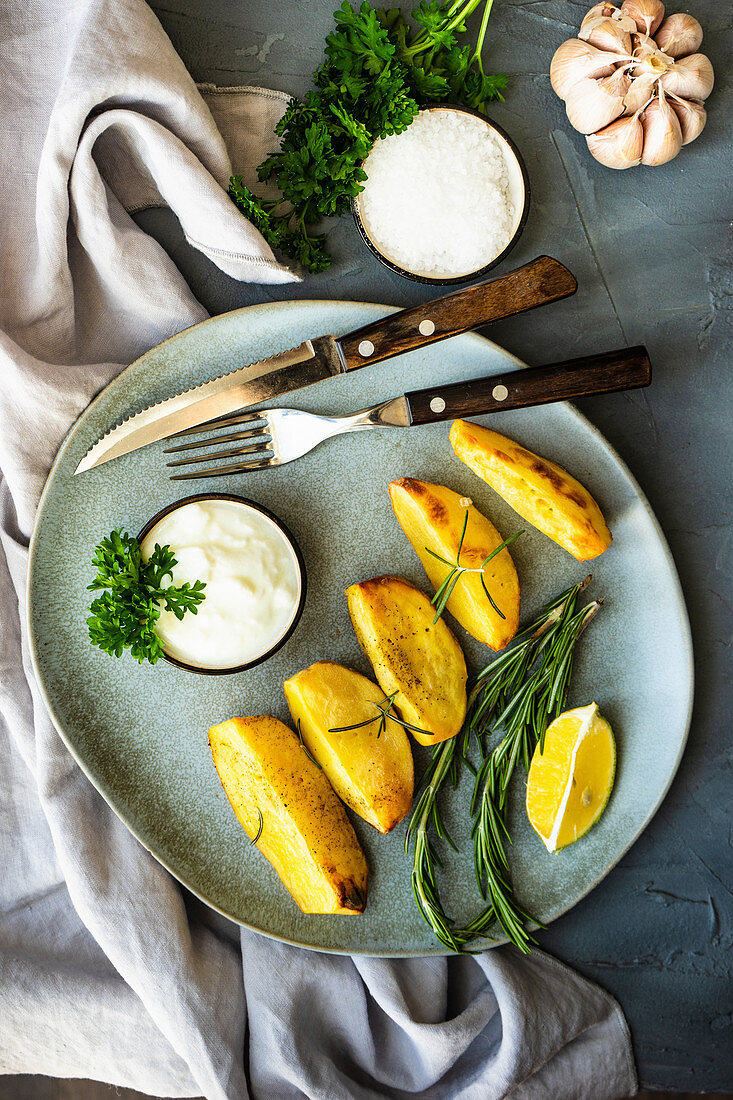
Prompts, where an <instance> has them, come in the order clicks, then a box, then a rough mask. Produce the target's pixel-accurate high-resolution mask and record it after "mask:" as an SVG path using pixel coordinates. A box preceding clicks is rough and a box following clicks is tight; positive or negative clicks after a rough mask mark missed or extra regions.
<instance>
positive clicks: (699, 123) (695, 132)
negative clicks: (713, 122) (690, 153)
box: [667, 96, 708, 145]
mask: <svg viewBox="0 0 733 1100" xmlns="http://www.w3.org/2000/svg"><path fill="white" fill-rule="evenodd" d="M667 102H668V103H669V105H670V107H671V108H672V110H673V111H674V113H675V114H676V115H677V119H678V121H679V124H680V129H681V131H682V144H683V145H689V144H690V142H691V141H694V140H695V138H696V137H699V136H700V134H701V133H702V132H703V130H704V129H705V123H706V122H707V120H708V113H707V111H706V110H705V108H704V107H703V105H702V103H691V102H690V101H689V100H687V99H680V98H679V96H668V98H667Z"/></svg>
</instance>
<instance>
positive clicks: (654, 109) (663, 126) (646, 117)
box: [641, 88, 682, 167]
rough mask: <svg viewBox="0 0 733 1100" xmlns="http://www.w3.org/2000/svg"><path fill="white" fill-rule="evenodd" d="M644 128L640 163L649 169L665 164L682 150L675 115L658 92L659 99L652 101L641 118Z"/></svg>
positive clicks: (661, 93) (678, 124)
mask: <svg viewBox="0 0 733 1100" xmlns="http://www.w3.org/2000/svg"><path fill="white" fill-rule="evenodd" d="M641 124H642V126H643V127H644V148H643V150H642V154H641V163H642V164H648V165H649V166H650V167H657V166H658V165H660V164H667V163H668V162H669V161H670V160H674V158H675V157H676V156H677V154H678V153H679V151H680V149H681V148H682V129H681V127H680V123H679V119H678V118H677V115H676V114H675V112H674V111H673V110H672V108H671V107H670V105H669V103H668V102H667V99H666V96H665V94H664V89H663V88H660V90H659V99H653V100H652V102H651V103H650V104H649V106H648V107H647V108H646V110H645V111H644V113H643V115H642V116H641Z"/></svg>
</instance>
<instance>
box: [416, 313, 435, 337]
mask: <svg viewBox="0 0 733 1100" xmlns="http://www.w3.org/2000/svg"><path fill="white" fill-rule="evenodd" d="M417 328H418V332H419V333H420V335H421V336H432V335H433V333H434V332H435V322H434V321H431V320H430V318H428V317H426V318H425V320H424V321H421V322H420V324H419V325H418V326H417Z"/></svg>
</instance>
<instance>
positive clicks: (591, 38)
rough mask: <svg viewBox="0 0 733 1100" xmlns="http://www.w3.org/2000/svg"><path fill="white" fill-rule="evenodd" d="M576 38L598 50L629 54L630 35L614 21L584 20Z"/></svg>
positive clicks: (599, 18)
mask: <svg viewBox="0 0 733 1100" xmlns="http://www.w3.org/2000/svg"><path fill="white" fill-rule="evenodd" d="M578 38H581V39H582V40H583V41H584V42H590V43H591V45H593V46H597V47H598V49H599V50H611V51H613V52H614V53H622V54H624V55H628V54H629V53H630V52H631V35H630V34H629V33H628V31H625V30H624V29H623V27H622V26H621V24H620V23H619V22H618V21H617V20H616V19H604V18H603V17H602V16H600V17H598V18H595V19H584V20H583V23H582V25H581V28H580V30H579V31H578Z"/></svg>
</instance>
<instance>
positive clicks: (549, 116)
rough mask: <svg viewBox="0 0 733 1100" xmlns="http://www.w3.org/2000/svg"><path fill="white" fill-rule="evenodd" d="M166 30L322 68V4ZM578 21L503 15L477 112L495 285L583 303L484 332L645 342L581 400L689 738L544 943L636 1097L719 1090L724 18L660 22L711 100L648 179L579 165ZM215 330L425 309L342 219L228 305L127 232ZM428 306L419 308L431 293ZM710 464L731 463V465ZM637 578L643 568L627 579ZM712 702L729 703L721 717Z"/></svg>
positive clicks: (200, 60) (731, 852)
mask: <svg viewBox="0 0 733 1100" xmlns="http://www.w3.org/2000/svg"><path fill="white" fill-rule="evenodd" d="M152 6H153V8H154V10H155V11H156V12H157V14H158V16H159V18H160V20H161V22H162V23H163V26H164V27H165V29H166V30H167V32H168V34H169V35H170V37H171V38H172V40H173V44H174V45H175V46H176V48H177V49H178V50H179V52H180V54H181V56H182V57H183V60H184V61H185V62H186V64H187V65H188V67H189V69H190V70H191V72H192V73H193V75H194V77H195V78H196V79H197V80H202V81H211V82H213V83H215V84H240V83H249V84H257V85H260V86H264V87H270V88H278V89H284V90H286V91H290V92H296V93H297V92H302V91H304V90H305V89H306V87H307V86H308V76H309V74H310V73H311V72H312V70H313V68H314V67H315V65H316V63H317V61H318V60H319V58H320V51H321V44H322V42H323V38H324V37H325V35H326V34H327V33H328V31H329V29H330V26H331V21H332V15H331V13H332V10H333V7H335V4H333V3H332V0H298V2H295V0H247V2H243V0H162V2H160V3H158V2H155V0H154V2H153V4H152ZM587 6H588V4H587V2H586V0H581V2H580V3H576V2H572V0H499V2H497V3H496V5H495V9H494V13H493V14H492V18H491V25H490V31H489V42H490V43H491V52H490V55H489V58H488V60H489V65H490V66H491V67H492V68H494V69H495V70H497V71H505V72H507V73H508V74H510V76H511V85H510V88H509V91H508V94H507V99H506V103H504V104H499V105H497V107H496V109H495V111H494V112H493V114H494V117H495V118H496V120H497V121H498V122H499V123H500V124H501V125H502V126H504V127H505V128H506V129H507V130H508V131H509V133H510V134H511V135H512V136H513V137H514V139H515V140H516V142H517V144H518V145H519V147H520V149H521V151H522V153H523V155H524V158H525V160H526V163H527V168H528V171H529V175H530V180H531V186H532V210H531V214H530V219H529V223H528V225H527V228H526V230H525V232H524V236H523V237H522V240H521V241H520V243H519V245H518V247H517V249H516V250H515V251H514V253H513V254H512V256H511V259H510V261H508V262H507V263H505V264H504V265H503V266H504V269H508V268H509V267H512V266H515V265H516V264H519V263H521V262H523V261H525V260H528V259H531V258H532V257H533V256H535V255H537V254H538V253H540V252H548V253H550V254H552V255H555V256H557V257H558V258H559V259H561V260H563V261H564V262H566V263H567V264H568V266H569V267H570V268H571V269H572V271H573V272H574V273H575V274H576V276H577V277H578V281H579V283H580V290H579V292H578V294H577V295H576V296H575V298H573V299H571V300H570V301H568V302H565V303H562V304H561V305H557V306H551V307H549V308H548V309H546V310H542V311H538V312H537V313H534V314H531V313H530V314H529V315H527V316H526V317H520V318H518V319H515V320H512V321H507V322H503V323H501V324H499V325H496V326H494V328H493V329H492V331H491V336H492V338H493V339H494V340H497V341H498V342H499V343H502V344H504V345H505V346H506V347H507V348H509V349H510V350H511V351H513V352H515V353H516V354H518V355H520V356H521V357H522V358H524V359H526V360H527V362H529V363H541V362H552V361H553V360H555V359H562V358H565V357H567V356H570V355H574V354H577V355H580V354H582V353H584V352H592V351H600V350H605V349H607V348H613V347H620V346H622V345H624V344H627V343H628V344H635V343H645V344H646V345H647V347H648V348H649V352H650V354H651V358H652V362H653V364H654V367H655V371H656V375H655V381H654V385H653V387H652V388H651V389H650V390H649V391H647V392H645V393H637V394H634V395H619V396H614V397H604V398H596V399H593V400H587V401H584V402H581V403H580V405H581V407H582V409H583V411H584V412H585V413H586V414H587V415H588V416H589V417H590V418H591V420H592V421H593V422H594V423H595V424H597V425H598V427H599V428H600V429H601V431H602V432H603V433H604V434H605V435H606V437H607V438H608V439H609V440H610V441H611V443H612V444H613V445H614V446H615V447H616V448H617V449H618V450H619V452H620V453H621V455H622V456H623V458H624V459H625V460H626V461H627V462H628V464H629V466H630V467H631V469H632V471H633V472H634V474H635V475H636V477H637V478H638V480H639V482H640V483H641V485H642V487H643V489H644V490H645V492H646V493H647V495H648V496H649V499H650V501H651V504H652V507H653V508H654V509H655V511H656V513H657V516H658V517H659V519H660V522H661V524H662V526H663V528H664V530H665V533H666V535H667V538H668V539H669V542H670V545H671V548H672V552H673V554H674V557H675V560H676V562H677V566H678V569H679V571H680V575H681V578H682V584H683V588H684V591H685V594H686V597H687V604H688V608H689V612H690V618H691V620H692V628H693V632H694V642H695V655H696V666H697V667H696V673H697V696H696V704H695V713H694V718H693V724H692V729H691V732H690V740H689V745H688V749H687V752H686V755H685V758H684V760H683V763H682V767H681V768H680V771H679V773H678V775H677V778H676V780H675V782H674V785H673V787H672V790H671V792H670V794H669V796H668V798H667V800H666V801H665V803H664V805H663V807H662V809H661V811H660V812H659V814H658V815H657V817H656V818H655V820H654V821H653V822H652V825H651V827H650V828H649V829H648V830H647V831H646V833H645V834H644V836H643V837H642V838H641V839H640V840H639V841H638V843H637V844H636V845H635V846H634V848H633V849H632V850H631V852H629V854H628V855H627V856H626V858H625V859H624V860H622V862H621V863H620V864H619V865H618V866H617V867H616V868H615V869H614V870H613V871H612V872H611V874H610V875H609V876H608V878H607V879H606V880H605V882H604V883H603V884H602V885H601V886H600V887H598V889H596V890H595V891H594V892H593V893H592V894H591V895H590V896H589V897H588V898H586V899H585V901H583V902H581V903H580V904H579V905H578V906H577V907H576V908H575V909H574V910H573V911H572V912H570V913H569V914H567V915H566V916H565V917H563V918H562V919H561V920H559V921H557V922H556V924H554V925H553V926H552V928H550V929H549V930H548V931H547V932H546V933H544V934H543V936H542V938H541V942H542V945H543V946H544V947H546V948H547V949H548V950H549V951H552V952H554V953H555V954H557V955H558V956H560V957H561V958H562V959H565V960H566V961H567V962H569V963H570V964H572V965H573V966H575V967H577V968H578V969H579V970H580V971H582V972H583V973H584V974H587V975H588V976H590V977H592V978H595V979H596V980H597V981H599V982H600V983H601V984H602V985H604V986H605V987H606V988H607V989H609V990H610V991H611V992H612V993H613V994H614V995H615V996H616V997H618V999H619V1000H620V1002H621V1004H622V1005H623V1007H624V1010H625V1012H626V1014H627V1017H628V1019H629V1022H630V1024H631V1028H632V1032H633V1036H634V1043H635V1049H636V1056H637V1059H638V1063H639V1068H640V1073H641V1080H642V1085H644V1086H651V1087H656V1088H663V1087H664V1088H670V1089H678V1090H686V1089H687V1090H692V1091H703V1090H713V1089H718V1090H724V1091H725V1090H729V1091H731V1092H733V982H732V980H731V970H732V968H733V963H732V959H733V951H732V950H731V949H732V948H733V900H732V897H731V887H733V849H732V847H731V840H732V825H733V822H732V820H731V760H732V755H733V754H732V752H731V743H732V738H731V732H730V731H731V725H730V718H729V706H730V702H731V690H730V679H729V676H730V664H729V663H728V665H727V669H728V672H727V674H726V660H729V656H730V638H731V615H732V613H733V527H731V519H730V515H729V511H730V505H731V504H732V503H733V499H732V494H731V489H730V454H731V448H730V437H731V428H732V427H733V401H732V400H731V398H732V397H733V392H732V391H733V387H732V385H731V378H733V372H732V371H731V349H732V344H731V336H732V335H733V327H732V321H733V314H732V313H731V305H732V303H733V298H732V297H731V292H732V287H731V281H730V273H731V272H730V260H731V235H730V225H731V214H732V213H733V204H732V203H731V198H730V195H731V187H730V180H731V168H732V164H731V161H732V160H733V158H732V157H731V127H730V115H729V114H728V110H730V103H731V99H730V94H729V93H730V85H731V80H730V76H729V69H728V71H726V63H727V65H728V67H729V68H730V61H731V57H732V56H733V50H731V34H730V30H731V22H732V21H733V6H731V5H730V4H729V3H724V2H720V0H695V2H694V5H693V6H692V7H688V6H687V5H684V6H680V5H677V4H674V3H671V4H669V5H668V8H669V10H685V11H692V12H693V13H694V14H695V15H696V16H697V17H698V18H699V19H700V21H701V23H702V24H703V27H704V30H705V40H704V43H703V49H704V50H706V51H707V52H708V54H709V56H710V58H711V60H712V61H713V65H714V66H715V71H716V78H717V83H716V88H715V90H714V92H713V94H712V97H711V98H710V100H709V103H708V107H709V120H708V125H707V128H706V130H705V131H704V132H703V134H702V136H701V137H700V138H699V139H698V140H697V142H695V143H694V144H693V145H691V146H689V147H687V148H685V149H684V150H683V151H682V153H681V154H680V156H679V157H677V159H676V160H674V161H673V162H672V163H670V164H669V165H666V166H665V167H662V168H656V169H647V168H640V169H635V170H632V171H629V172H623V173H617V172H612V171H610V170H609V169H606V168H603V167H601V166H600V165H598V164H596V162H595V161H594V160H592V158H591V157H590V156H589V155H588V153H587V150H586V148H585V140H584V138H583V137H582V136H581V135H579V134H577V133H575V132H574V131H572V130H571V129H570V127H569V125H568V123H567V121H566V119H565V114H564V110H563V107H562V104H561V103H560V102H559V100H557V99H556V98H555V96H554V95H553V93H552V90H551V88H550V82H549V78H548V76H547V70H548V65H549V60H550V57H551V56H552V53H553V51H554V50H555V48H556V47H557V46H558V45H559V44H560V42H561V41H563V39H565V38H569V37H572V36H573V34H574V31H575V30H576V28H577V26H578V24H579V22H580V19H581V17H582V15H583V14H584V12H585V10H586V8H587ZM143 219H144V220H145V225H146V227H148V228H150V229H151V230H154V231H155V232H156V233H158V235H160V236H161V239H162V240H163V241H164V242H165V244H166V246H167V247H169V248H170V249H171V251H172V253H173V256H174V258H175V259H176V261H177V262H178V263H179V264H180V266H181V267H182V269H183V270H184V271H185V273H186V274H187V276H188V277H189V279H190V281H191V285H192V286H193V288H194V290H195V291H196V293H197V294H198V295H199V297H200V298H201V300H202V301H203V303H204V304H205V305H206V306H207V308H208V309H209V310H211V311H212V312H214V313H218V312H221V311H223V310H227V309H232V308H235V307H237V306H242V305H246V304H248V303H250V302H258V301H263V300H265V299H268V298H288V297H293V296H296V295H297V296H302V297H308V298H331V297H333V298H336V297H338V298H355V299H366V300H369V301H379V302H389V303H394V304H398V305H404V304H409V303H412V302H416V301H420V300H425V299H427V298H428V297H430V296H431V294H430V291H429V289H426V288H422V287H419V286H416V285H415V284H411V283H409V282H407V281H406V280H402V279H400V278H398V277H397V276H393V275H391V274H390V273H389V272H387V271H386V270H385V269H384V268H382V267H381V266H380V265H379V264H378V263H377V262H376V260H373V259H372V257H371V256H370V255H369V253H368V252H367V250H366V249H365V248H364V246H363V245H362V244H361V243H360V241H359V239H358V237H357V233H356V230H355V228H354V226H353V225H352V223H351V221H350V219H348V218H343V219H341V220H340V221H338V222H336V223H334V224H333V227H332V229H331V230H330V233H329V241H330V245H331V248H332V250H333V252H334V255H335V257H336V262H335V264H334V266H333V268H332V269H331V271H330V273H327V274H325V275H320V276H312V277H310V278H308V279H306V281H305V282H304V283H303V284H302V286H300V287H297V288H293V287H283V288H278V289H271V288H266V287H257V286H243V285H241V284H239V283H236V282H233V281H232V280H230V279H228V278H226V277H225V276H223V275H221V274H220V273H219V272H218V271H217V270H216V269H215V268H214V267H212V265H211V264H209V263H208V261H206V260H205V259H203V258H202V257H201V256H200V255H199V254H198V253H193V252H192V251H191V250H190V249H189V248H188V247H187V246H186V244H185V242H183V240H182V239H181V236H180V233H179V232H178V230H177V228H176V226H175V225H172V224H171V220H170V219H169V218H168V217H167V216H166V215H164V214H162V213H161V212H157V211H156V212H149V213H147V214H144V215H142V216H141V220H143ZM433 296H434V295H433ZM726 460H727V461H726ZM639 568H640V569H643V568H644V563H643V562H640V563H639ZM726 689H727V702H728V707H727V706H726Z"/></svg>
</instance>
